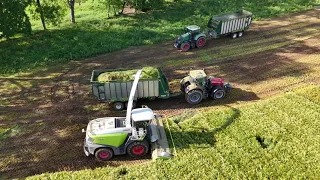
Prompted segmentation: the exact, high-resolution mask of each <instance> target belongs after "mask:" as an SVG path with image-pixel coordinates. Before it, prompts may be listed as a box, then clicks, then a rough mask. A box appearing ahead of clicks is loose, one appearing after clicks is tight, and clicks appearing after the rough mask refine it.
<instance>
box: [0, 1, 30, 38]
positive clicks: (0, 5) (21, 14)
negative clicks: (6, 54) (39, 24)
mask: <svg viewBox="0 0 320 180" xmlns="http://www.w3.org/2000/svg"><path fill="white" fill-rule="evenodd" d="M29 4H30V0H1V2H0V17H1V18H0V39H1V38H2V37H5V38H10V37H12V36H13V35H15V34H17V33H25V34H30V33H31V24H30V21H29V17H28V16H27V14H26V13H25V8H26V7H27V6H28V5H29Z"/></svg>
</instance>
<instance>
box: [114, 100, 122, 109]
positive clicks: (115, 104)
mask: <svg viewBox="0 0 320 180" xmlns="http://www.w3.org/2000/svg"><path fill="white" fill-rule="evenodd" d="M113 109H115V110H117V111H121V110H123V109H124V103H123V102H120V101H118V102H114V103H113Z"/></svg>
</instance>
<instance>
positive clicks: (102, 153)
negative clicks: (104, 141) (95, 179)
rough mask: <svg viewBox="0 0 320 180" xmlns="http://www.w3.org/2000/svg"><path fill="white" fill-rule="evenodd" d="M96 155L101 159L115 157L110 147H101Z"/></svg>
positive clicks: (106, 159)
mask: <svg viewBox="0 0 320 180" xmlns="http://www.w3.org/2000/svg"><path fill="white" fill-rule="evenodd" d="M94 155H95V157H96V159H97V160H99V161H108V160H110V159H111V158H112V157H113V151H112V150H111V149H109V148H100V149H98V150H97V151H96V152H95V154H94Z"/></svg>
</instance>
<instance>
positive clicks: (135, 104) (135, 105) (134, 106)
mask: <svg viewBox="0 0 320 180" xmlns="http://www.w3.org/2000/svg"><path fill="white" fill-rule="evenodd" d="M125 107H126V108H127V107H128V101H127V102H126V103H125ZM136 107H137V102H136V101H133V102H132V108H133V109H134V108H136Z"/></svg>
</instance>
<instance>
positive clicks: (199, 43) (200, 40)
mask: <svg viewBox="0 0 320 180" xmlns="http://www.w3.org/2000/svg"><path fill="white" fill-rule="evenodd" d="M205 44H206V39H205V38H204V37H199V38H198V39H197V43H196V46H197V48H201V47H203V46H204V45H205Z"/></svg>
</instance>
